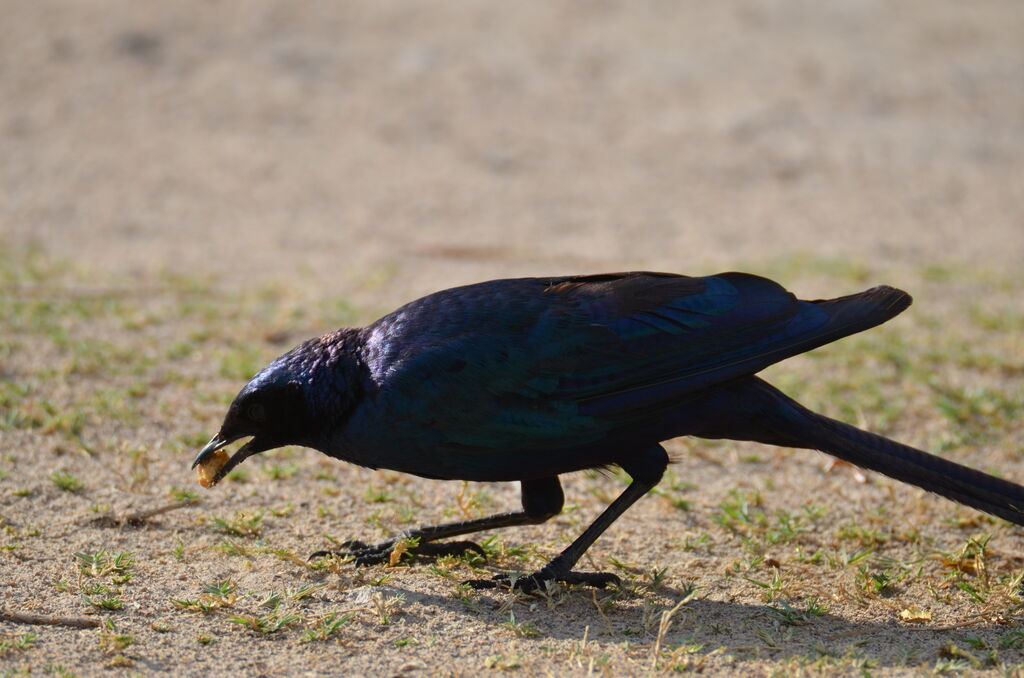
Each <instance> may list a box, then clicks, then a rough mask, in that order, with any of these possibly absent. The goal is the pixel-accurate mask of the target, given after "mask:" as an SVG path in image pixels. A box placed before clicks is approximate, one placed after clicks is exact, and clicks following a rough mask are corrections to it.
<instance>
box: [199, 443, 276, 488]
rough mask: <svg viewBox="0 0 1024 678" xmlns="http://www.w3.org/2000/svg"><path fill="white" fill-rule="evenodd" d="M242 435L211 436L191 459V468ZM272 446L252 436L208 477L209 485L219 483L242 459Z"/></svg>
mask: <svg viewBox="0 0 1024 678" xmlns="http://www.w3.org/2000/svg"><path fill="white" fill-rule="evenodd" d="M244 437H245V436H234V437H231V438H222V437H221V436H220V434H217V435H215V436H214V437H213V438H211V439H210V442H208V443H206V447H204V448H203V449H201V450H199V454H197V455H196V458H195V459H194V460H193V461H192V468H195V467H196V466H199V464H202V463H203V462H204V461H206V460H207V459H209V457H210V456H211V455H212V454H213V453H214V452H216V451H217V450H219V449H221V448H222V447H224V446H225V445H230V444H231V443H233V442H235V441H236V440H238V439H239V438H244ZM272 447H274V446H273V445H266V444H264V442H263V441H261V440H260V439H258V438H252V439H251V440H250V441H249V442H247V443H246V444H245V445H242V446H241V447H240V448H238V450H237V451H236V452H235V453H234V454H233V455H231V458H229V459H228V460H227V462H225V464H224V465H223V466H221V467H220V468H219V469H218V470H217V472H216V473H215V474H214V475H213V478H211V479H210V485H211V486H213V485H216V484H217V483H219V482H220V481H221V479H222V478H223V477H224V476H226V475H227V474H228V473H230V472H231V470H232V469H233V468H235V467H236V466H238V465H239V464H241V463H242V462H243V461H245V460H246V459H248V458H249V457H251V456H252V455H254V454H257V453H259V452H264V451H266V450H268V449H271V448H272Z"/></svg>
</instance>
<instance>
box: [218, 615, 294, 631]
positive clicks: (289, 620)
mask: <svg viewBox="0 0 1024 678" xmlns="http://www.w3.org/2000/svg"><path fill="white" fill-rule="evenodd" d="M228 621H229V622H230V623H232V624H238V625H240V626H247V627H249V628H250V629H251V630H253V631H255V632H256V633H262V634H270V633H277V632H278V631H280V630H281V629H284V628H288V627H289V626H292V625H293V624H298V623H299V622H300V621H302V620H301V619H300V618H299V617H298V616H297V615H294V614H286V615H280V614H278V613H277V612H271V613H270V614H265V615H263V616H262V617H257V616H255V615H238V616H237V617H230V618H229V619H228Z"/></svg>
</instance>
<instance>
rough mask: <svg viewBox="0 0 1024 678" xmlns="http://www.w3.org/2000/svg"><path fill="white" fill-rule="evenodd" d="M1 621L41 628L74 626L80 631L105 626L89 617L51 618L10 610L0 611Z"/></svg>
mask: <svg viewBox="0 0 1024 678" xmlns="http://www.w3.org/2000/svg"><path fill="white" fill-rule="evenodd" d="M0 621H9V622H14V623H16V624H36V625H40V626H73V627H75V628H79V629H94V628H97V627H99V626H102V625H103V622H101V621H100V620H99V619H89V618H88V617H51V616H48V615H42V614H27V613H24V612H10V611H8V610H0Z"/></svg>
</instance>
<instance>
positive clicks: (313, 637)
mask: <svg viewBox="0 0 1024 678" xmlns="http://www.w3.org/2000/svg"><path fill="white" fill-rule="evenodd" d="M351 618H352V615H351V614H341V613H340V612H332V613H330V614H328V615H326V616H324V617H321V618H320V619H319V623H318V625H317V626H315V627H313V628H311V629H309V630H308V631H306V632H305V633H303V634H302V642H303V643H313V642H317V641H323V640H327V639H328V638H330V637H331V635H332V634H333V633H334V632H335V631H337V630H338V629H340V628H341V627H342V626H344V625H345V624H347V623H348V620H349V619H351Z"/></svg>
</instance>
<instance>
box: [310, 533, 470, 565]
mask: <svg viewBox="0 0 1024 678" xmlns="http://www.w3.org/2000/svg"><path fill="white" fill-rule="evenodd" d="M467 551H471V552H473V553H477V554H479V555H480V556H483V557H484V559H486V558H487V554H486V553H485V552H484V550H483V548H481V547H480V545H479V544H477V543H476V542H472V541H445V542H432V541H428V542H424V543H420V542H419V541H418V540H416V539H409V538H406V537H395V538H394V539H389V540H387V541H383V542H381V543H379V544H366V543H364V542H361V541H355V540H350V541H346V542H342V543H341V545H340V547H339V548H337V549H328V550H324V551H317V552H316V553H313V554H311V555H310V556H309V558H307V559H306V560H307V561H308V560H314V559H316V558H324V557H326V556H334V557H336V558H349V559H351V561H352V562H353V563H354V564H355V565H356V567H368V566H370V565H381V564H387V565H397V564H398V563H399V561H400V560H401V559H402V557H403V556H412V557H413V558H416V559H419V558H440V557H443V556H456V557H458V556H462V555H463V554H465V553H466V552H467Z"/></svg>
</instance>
